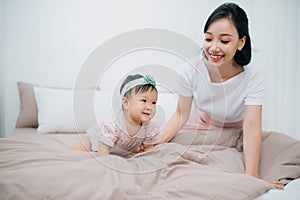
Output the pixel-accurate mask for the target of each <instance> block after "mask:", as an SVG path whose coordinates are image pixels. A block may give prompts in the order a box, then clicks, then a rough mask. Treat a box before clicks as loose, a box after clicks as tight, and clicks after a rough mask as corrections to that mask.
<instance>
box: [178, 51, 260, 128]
mask: <svg viewBox="0 0 300 200" xmlns="http://www.w3.org/2000/svg"><path fill="white" fill-rule="evenodd" d="M179 83H180V84H179V88H178V93H179V94H180V95H182V96H193V104H194V105H193V106H195V107H196V108H197V109H199V111H200V113H201V115H202V120H204V121H207V119H208V118H209V117H211V119H212V120H213V121H215V120H216V121H217V122H221V123H238V122H241V121H242V120H243V117H244V106H245V105H262V104H263V97H264V90H265V85H264V77H263V75H262V73H261V72H260V71H259V70H258V69H257V68H255V66H253V65H247V66H244V71H243V72H241V73H239V74H238V75H236V76H234V77H232V78H230V79H229V80H227V81H225V82H222V83H213V82H211V81H210V77H209V73H208V70H207V68H206V66H205V65H204V63H203V61H202V56H197V57H196V58H194V59H193V60H192V61H191V62H186V63H185V64H184V65H183V68H182V77H181V79H180V81H179ZM192 111H193V109H192ZM208 116H209V117H208Z"/></svg>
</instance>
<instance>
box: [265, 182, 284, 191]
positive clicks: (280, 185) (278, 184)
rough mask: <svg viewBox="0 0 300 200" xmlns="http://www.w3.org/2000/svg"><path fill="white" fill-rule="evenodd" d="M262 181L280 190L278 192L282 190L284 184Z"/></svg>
mask: <svg viewBox="0 0 300 200" xmlns="http://www.w3.org/2000/svg"><path fill="white" fill-rule="evenodd" d="M264 181H266V182H267V183H269V184H271V185H272V186H273V187H275V188H276V189H280V190H282V189H283V188H284V184H285V182H283V181H267V180H264Z"/></svg>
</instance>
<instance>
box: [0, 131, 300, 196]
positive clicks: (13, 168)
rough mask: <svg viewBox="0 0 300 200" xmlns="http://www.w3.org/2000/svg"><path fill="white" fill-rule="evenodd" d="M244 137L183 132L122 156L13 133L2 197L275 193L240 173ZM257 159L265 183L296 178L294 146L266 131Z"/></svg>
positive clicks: (2, 157) (1, 149)
mask: <svg viewBox="0 0 300 200" xmlns="http://www.w3.org/2000/svg"><path fill="white" fill-rule="evenodd" d="M241 135H242V134H241V132H240V130H238V129H225V130H222V132H220V131H218V130H217V131H210V132H206V131H197V132H183V133H181V134H178V136H176V138H174V140H173V141H172V143H167V144H162V145H158V146H156V147H155V148H153V149H152V150H150V151H149V152H145V153H140V154H136V155H134V156H133V157H130V158H123V157H120V156H115V155H109V156H103V157H96V156H95V154H93V153H91V152H79V151H74V150H70V149H69V148H68V146H69V145H70V144H72V143H73V142H74V140H75V139H76V138H77V137H78V135H77V134H39V133H36V130H35V129H16V131H15V133H14V134H12V135H11V136H10V137H8V138H2V139H0V199H1V200H4V199H14V200H15V199H30V200H33V199H59V200H61V199H101V200H102V199H117V200H119V199H225V200H226V199H230V200H232V199H237V200H242V199H255V197H257V196H259V195H261V194H263V193H265V192H266V191H267V190H269V189H273V188H272V186H271V185H269V184H268V183H266V182H265V181H262V180H260V179H256V178H253V177H251V176H248V175H246V174H244V173H243V172H244V165H243V153H242V138H241ZM191 141H192V142H191ZM261 155H262V156H261V164H260V174H261V177H262V178H264V179H267V180H278V179H284V178H298V177H300V142H299V141H297V140H295V139H293V138H290V137H288V136H286V135H283V134H279V133H272V132H264V137H263V143H262V154H261Z"/></svg>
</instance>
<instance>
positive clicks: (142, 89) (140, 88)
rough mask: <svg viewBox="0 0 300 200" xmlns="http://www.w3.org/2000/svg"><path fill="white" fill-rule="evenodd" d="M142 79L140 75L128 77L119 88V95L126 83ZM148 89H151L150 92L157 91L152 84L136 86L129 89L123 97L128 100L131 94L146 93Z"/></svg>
mask: <svg viewBox="0 0 300 200" xmlns="http://www.w3.org/2000/svg"><path fill="white" fill-rule="evenodd" d="M143 77H144V76H142V75H141V74H134V75H128V76H127V77H126V78H125V80H124V82H123V83H122V85H121V87H120V93H121V92H122V90H123V88H124V86H125V85H126V84H127V83H129V82H131V81H133V80H136V79H139V78H143ZM149 89H151V91H152V90H155V91H157V89H156V87H155V86H154V85H152V84H144V85H137V86H135V87H133V88H131V89H130V90H128V91H127V92H125V94H124V97H126V98H128V97H129V96H130V95H131V94H132V92H133V91H134V92H135V93H144V92H147V91H148V90H149Z"/></svg>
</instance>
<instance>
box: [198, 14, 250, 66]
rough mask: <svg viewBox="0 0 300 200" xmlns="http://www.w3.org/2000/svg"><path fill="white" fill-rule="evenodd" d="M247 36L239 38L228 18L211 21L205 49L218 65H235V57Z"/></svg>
mask: <svg viewBox="0 0 300 200" xmlns="http://www.w3.org/2000/svg"><path fill="white" fill-rule="evenodd" d="M245 41H246V37H245V36H244V37H243V38H241V39H239V35H238V32H237V29H236V27H235V26H234V24H233V23H232V22H231V21H230V20H229V19H226V18H223V19H218V20H216V21H214V22H213V23H211V24H210V25H209V27H208V29H207V31H206V33H205V40H204V42H203V49H204V52H205V55H206V56H207V58H208V60H209V61H210V62H212V63H213V64H214V65H216V66H217V67H221V66H233V65H235V63H234V60H233V57H234V55H235V53H236V51H237V50H242V48H243V47H244V44H245Z"/></svg>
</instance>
